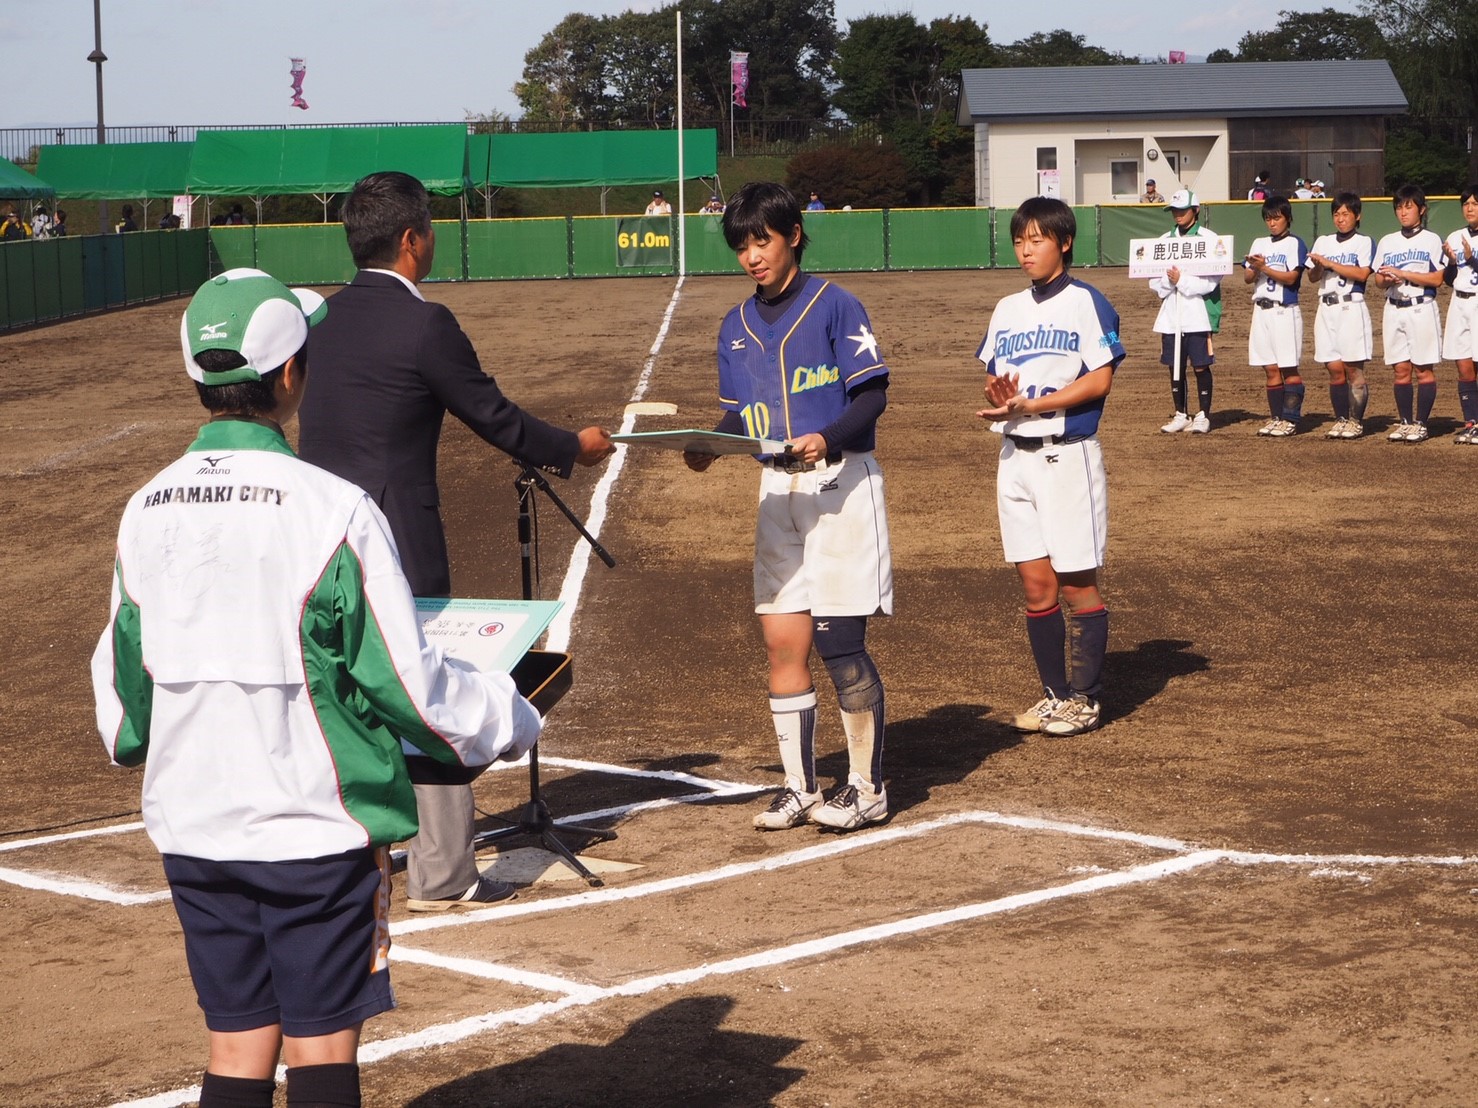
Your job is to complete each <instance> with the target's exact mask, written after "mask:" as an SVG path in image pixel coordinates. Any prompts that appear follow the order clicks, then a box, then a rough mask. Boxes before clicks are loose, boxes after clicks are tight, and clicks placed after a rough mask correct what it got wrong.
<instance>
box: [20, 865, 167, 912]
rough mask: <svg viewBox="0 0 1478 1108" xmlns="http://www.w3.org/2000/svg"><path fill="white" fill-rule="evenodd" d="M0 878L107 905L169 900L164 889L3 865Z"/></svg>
mask: <svg viewBox="0 0 1478 1108" xmlns="http://www.w3.org/2000/svg"><path fill="white" fill-rule="evenodd" d="M0 881H5V882H8V883H9V884H11V885H18V886H19V887H21V888H23V889H35V890H37V891H38V892H44V893H59V894H60V895H62V896H76V897H81V898H82V899H84V900H101V901H103V902H104V903H105V904H122V905H124V906H126V907H133V906H135V905H139V904H153V903H155V902H156V901H160V900H168V899H169V890H168V889H166V890H164V891H163V892H146V893H139V892H129V891H127V890H124V889H115V888H113V887H111V886H109V885H100V884H98V883H97V882H95V881H79V880H77V879H76V878H74V877H68V876H66V875H64V874H42V873H28V872H27V871H25V870H20V869H5V868H0Z"/></svg>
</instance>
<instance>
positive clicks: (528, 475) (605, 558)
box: [472, 461, 616, 888]
mask: <svg viewBox="0 0 1478 1108" xmlns="http://www.w3.org/2000/svg"><path fill="white" fill-rule="evenodd" d="M514 464H515V465H517V466H518V468H519V474H518V476H517V477H516V478H514V481H513V487H514V488H515V489H517V490H518V550H519V560H520V562H521V568H522V572H523V598H524V599H525V600H532V599H534V564H535V562H536V561H537V559H538V532H537V530H536V528H535V526H534V515H535V512H534V508H535V497H534V493H535V492H536V491H539V492H543V493H544V495H545V496H547V497H549V499H550V500H552V501H553V502H554V506H555V507H557V508H558V509H559V510H560V511H561V512H563V513H564V516H565V518H566V519H568V520H569V521H570V523H571V525H572V526H573V527H574V528H575V530H576V531H578V532H580V535H581V537H582V538H584V540H585V541H586V542H588V543H589V544H590V548H591V549H592V550H594V551H595V554H596V556H597V557H598V558H600V560H601V561H602V562H604V563H605V564H606V565H607V566H609V567H610V568H612V569H614V568H615V567H616V559H614V558H612V557H611V555H610V553H609V552H608V551H607V550H606V548H605V547H603V546H601V544H600V543H599V542H597V541H596V539H595V536H594V535H592V534H591V533H590V532H589V531H587V530H586V529H585V525H584V524H583V523H581V522H580V520H579V518H578V517H577V516H576V515H575V513H574V512H572V511H571V510H570V508H569V505H567V504H566V503H565V502H564V501H563V500H561V499H560V498H559V495H558V494H557V493H556V492H555V491H554V490H553V489H552V488H550V487H549V482H548V481H546V480H545V479H544V476H543V475H542V474H541V473H539V472H538V470H536V469H534V467H533V466H531V465H529V464H528V463H527V462H519V461H515V463H514ZM557 830H559V831H572V832H574V833H575V834H577V835H579V836H581V837H582V838H584V839H585V840H586V841H587V842H610V841H611V840H612V839H614V838H615V837H616V833H615V832H614V831H606V830H603V829H602V828H599V827H585V826H581V825H579V824H574V823H567V824H564V825H562V826H561V825H559V824H556V823H555V821H554V817H553V816H552V815H551V814H550V812H549V805H547V804H545V803H544V798H543V796H541V795H540V792H539V744H538V743H535V744H534V745H533V746H532V747H530V748H529V800H528V803H527V804H525V805H524V806H523V811H522V812H521V813H520V814H519V818H518V822H517V823H513V824H510V825H509V826H507V827H499V828H496V829H495V830H492V831H483V832H480V833H478V834H476V835H474V836H473V837H472V848H473V850H478V849H481V848H482V847H484V846H488V845H490V844H492V843H496V842H502V841H503V840H504V839H510V838H513V837H514V836H529V837H532V838H536V839H538V840H539V842H540V843H541V844H542V845H543V847H544V849H545V850H548V851H549V852H550V853H552V854H556V855H558V856H559V857H560V858H561V859H562V860H563V861H564V863H565V865H567V866H569V867H570V869H572V870H574V871H575V872H576V873H578V874H579V875H580V876H581V877H583V878H584V879H585V882H586V884H588V885H590V886H592V887H597V888H598V887H600V886H602V885H604V884H605V882H604V881H602V880H601V879H600V878H599V877H598V876H597V875H596V874H594V873H591V872H590V870H589V869H588V868H586V866H585V864H584V863H583V862H581V861H580V859H579V858H578V857H576V856H575V852H574V851H573V850H571V849H570V848H569V847H568V846H566V845H565V844H564V843H563V842H562V841H561V840H560V838H559V836H558V835H557V834H555V832H556V831H557Z"/></svg>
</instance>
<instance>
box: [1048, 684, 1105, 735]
mask: <svg viewBox="0 0 1478 1108" xmlns="http://www.w3.org/2000/svg"><path fill="white" fill-rule="evenodd" d="M1101 715H1102V711H1101V709H1100V708H1099V706H1098V701H1096V700H1089V699H1088V698H1087V697H1086V696H1081V695H1079V696H1074V697H1073V698H1072V699H1071V700H1064V701H1063V702H1062V704H1061V705H1059V707H1058V709H1057V711H1056V712H1055V713H1053V715H1052V717H1051V718H1050V719H1045V720H1043V721H1042V733H1043V734H1044V735H1050V736H1051V737H1052V738H1054V739H1066V738H1070V737H1072V736H1073V735H1081V734H1084V733H1085V732H1088V731H1092V730H1094V729H1096V728H1097V727H1098V722H1099V718H1100V716H1101Z"/></svg>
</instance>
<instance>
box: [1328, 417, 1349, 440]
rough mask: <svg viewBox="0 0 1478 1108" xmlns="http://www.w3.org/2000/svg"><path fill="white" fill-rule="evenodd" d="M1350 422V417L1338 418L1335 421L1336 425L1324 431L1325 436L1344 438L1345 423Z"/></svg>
mask: <svg viewBox="0 0 1478 1108" xmlns="http://www.w3.org/2000/svg"><path fill="white" fill-rule="evenodd" d="M1349 422H1350V421H1349V420H1348V419H1344V418H1340V419H1336V420H1335V421H1334V426H1333V427H1331V428H1330V429H1329V430H1327V431H1325V432H1324V437H1325V438H1326V439H1342V438H1344V437H1345V424H1347V423H1349Z"/></svg>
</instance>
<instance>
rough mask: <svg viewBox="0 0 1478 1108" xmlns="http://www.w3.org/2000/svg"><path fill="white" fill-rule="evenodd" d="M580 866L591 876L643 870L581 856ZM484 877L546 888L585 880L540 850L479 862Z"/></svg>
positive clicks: (550, 853)
mask: <svg viewBox="0 0 1478 1108" xmlns="http://www.w3.org/2000/svg"><path fill="white" fill-rule="evenodd" d="M576 857H577V858H579V859H580V864H581V865H583V866H584V867H585V868H586V869H588V870H589V871H590V872H591V873H622V872H624V871H626V870H629V869H641V868H642V867H641V866H638V865H633V864H632V863H630V862H611V861H608V860H606V859H605V858H592V857H591V856H590V855H588V854H577V855H576ZM478 868H479V869H480V870H482V872H483V873H489V874H492V875H493V876H494V877H496V878H497V879H498V880H499V881H511V882H512V883H513V884H515V885H544V884H548V883H550V882H553V881H580V880H583V878H582V877H581V876H580V875H579V874H578V873H576V872H575V871H574V870H572V869H571V868H570V867H569V866H567V865H565V863H564V859H562V858H561V857H560V856H559V855H558V854H555V853H554V852H553V851H551V850H541V849H539V848H538V847H537V846H525V847H520V848H519V849H517V850H509V851H506V852H503V853H500V854H497V855H495V856H494V857H493V858H491V859H490V860H488V861H487V862H486V863H484V862H482V861H479V862H478Z"/></svg>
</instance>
